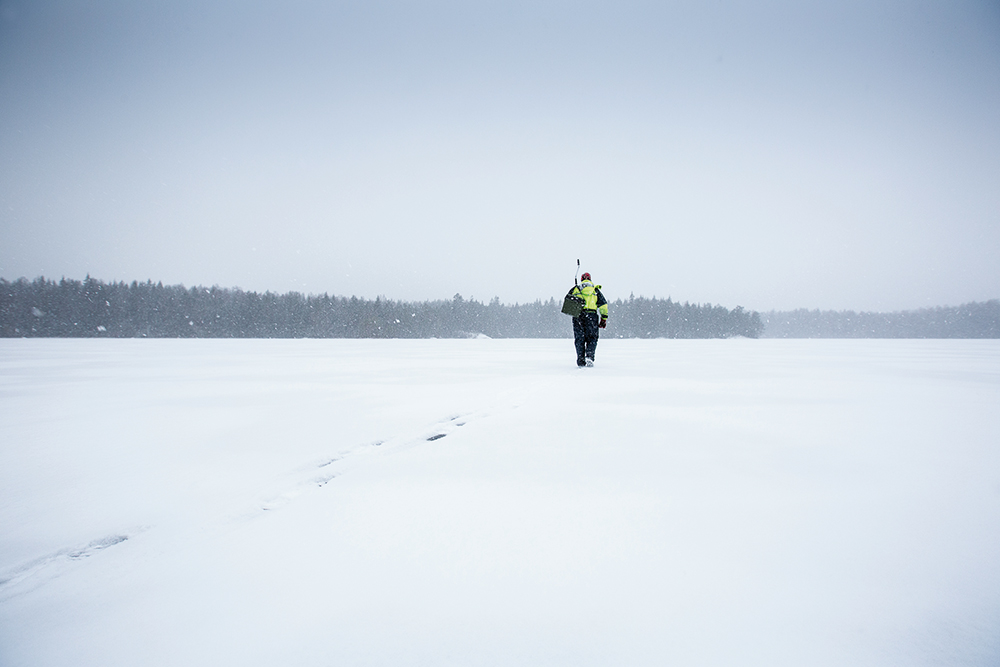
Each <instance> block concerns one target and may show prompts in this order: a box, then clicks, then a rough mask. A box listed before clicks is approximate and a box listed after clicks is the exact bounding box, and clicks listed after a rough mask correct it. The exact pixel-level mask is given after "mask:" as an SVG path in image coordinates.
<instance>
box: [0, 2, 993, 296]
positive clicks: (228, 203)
mask: <svg viewBox="0 0 1000 667" xmlns="http://www.w3.org/2000/svg"><path fill="white" fill-rule="evenodd" d="M577 258H580V259H581V260H582V263H583V268H584V270H589V271H591V272H592V273H593V274H594V277H595V280H597V282H599V283H602V284H603V285H604V292H605V293H606V295H607V296H608V297H609V298H610V299H612V300H614V299H616V298H618V297H623V298H627V297H628V295H629V294H630V293H634V294H635V295H636V296H639V295H643V296H654V295H655V296H658V297H666V296H671V297H673V298H674V299H676V300H681V301H692V302H699V303H705V302H711V303H719V304H722V305H724V306H727V307H734V306H736V305H743V306H744V307H746V308H750V309H755V310H769V309H772V308H776V309H788V308H797V307H807V308H824V309H826V308H833V309H855V310H862V309H864V310H900V309H911V308H920V307H925V306H935V305H957V304H959V303H964V302H967V301H973V300H980V301H981V300H986V299H991V298H1000V4H998V3H997V2H996V1H995V0H982V1H965V0H948V1H944V0H936V1H933V2H921V1H919V0H916V1H915V0H888V1H879V0H863V1H852V0H829V1H823V0H821V1H816V2H801V1H800V0H789V1H787V2H785V1H769V2H738V1H735V0H732V1H731V0H719V1H715V0H707V1H706V0H697V1H694V0H692V1H691V2H668V1H657V2H628V1H620V0H619V1H615V2H547V1H546V0H530V1H527V2H490V1H476V2H472V1H470V2H417V1H405V0H386V1H381V2H380V1H371V0H365V1H359V2H321V1H319V0H317V1H314V2H313V1H289V2H275V1H267V2H250V1H245V0H240V1H237V0H233V1H222V0H171V1H169V2H158V1H142V2H138V1H135V0H75V1H70V0H66V1H57V0H0V277H3V278H6V279H8V280H11V279H15V278H18V277H21V276H24V277H27V278H35V277H37V276H40V275H44V276H46V277H49V278H55V279H58V278H60V277H62V276H65V277H67V278H75V279H82V278H83V277H84V276H85V275H87V274H88V273H89V274H90V275H91V276H93V277H95V278H100V279H102V280H106V281H108V280H125V281H128V282H131V281H132V280H146V279H152V280H153V281H154V282H155V281H163V282H164V283H165V284H176V283H182V284H185V285H188V286H192V285H205V286H211V285H219V286H223V287H235V286H239V287H242V288H243V289H247V290H257V291H263V290H271V291H277V292H285V291H289V290H297V291H300V292H305V293H323V292H328V293H330V294H338V295H345V296H351V295H357V296H364V297H370V298H374V297H375V296H378V295H383V296H386V297H388V298H391V299H406V300H423V299H438V298H450V297H451V296H452V295H453V294H455V293H461V294H462V295H463V296H465V297H466V298H470V297H474V298H476V299H479V300H488V299H490V298H492V297H493V296H499V297H500V299H501V300H502V301H504V302H505V303H513V302H525V301H533V300H535V299H537V298H542V299H547V298H549V297H552V296H560V295H562V294H563V293H564V292H565V291H566V290H567V289H568V288H569V287H570V286H571V285H572V281H573V275H574V272H575V269H576V265H575V263H576V259H577Z"/></svg>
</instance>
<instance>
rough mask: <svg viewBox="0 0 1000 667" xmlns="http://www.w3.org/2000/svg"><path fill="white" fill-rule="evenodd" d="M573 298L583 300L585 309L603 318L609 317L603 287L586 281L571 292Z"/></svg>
mask: <svg viewBox="0 0 1000 667" xmlns="http://www.w3.org/2000/svg"><path fill="white" fill-rule="evenodd" d="M569 293H570V294H572V295H573V296H578V297H580V298H581V299H583V309H584V310H592V311H595V312H598V313H600V314H601V317H602V318H606V317H607V316H608V300H607V299H605V298H604V295H603V294H601V286H600V285H595V284H594V283H593V282H591V281H589V280H584V281H583V282H581V283H580V284H579V285H576V286H574V287H573V289H571V290H570V291H569Z"/></svg>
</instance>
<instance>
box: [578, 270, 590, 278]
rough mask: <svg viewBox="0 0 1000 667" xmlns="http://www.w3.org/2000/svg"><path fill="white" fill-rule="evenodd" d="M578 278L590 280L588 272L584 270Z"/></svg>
mask: <svg viewBox="0 0 1000 667" xmlns="http://www.w3.org/2000/svg"><path fill="white" fill-rule="evenodd" d="M580 280H590V274H589V273H587V272H586V271H584V272H583V275H582V276H580Z"/></svg>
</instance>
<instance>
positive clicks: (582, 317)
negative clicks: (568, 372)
mask: <svg viewBox="0 0 1000 667" xmlns="http://www.w3.org/2000/svg"><path fill="white" fill-rule="evenodd" d="M567 296H573V297H576V298H578V299H582V300H583V310H581V311H580V314H579V315H578V316H577V317H574V318H573V341H574V343H575V344H576V365H577V366H588V367H589V366H593V365H594V354H595V353H596V352H597V339H598V337H599V336H600V329H603V328H605V327H606V326H608V300H607V299H605V298H604V295H603V294H601V286H600V285H595V284H594V281H593V280H592V279H591V277H590V274H589V273H584V274H583V275H582V276H580V284H579V285H574V286H573V289H571V290H570V291H569V294H567Z"/></svg>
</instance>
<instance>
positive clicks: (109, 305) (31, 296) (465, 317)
mask: <svg viewBox="0 0 1000 667" xmlns="http://www.w3.org/2000/svg"><path fill="white" fill-rule="evenodd" d="M561 306H562V300H561V298H560V299H559V300H558V301H557V300H556V299H549V300H548V301H541V300H538V301H535V302H534V303H528V304H514V305H504V304H501V303H500V299H499V298H496V297H494V298H493V299H492V300H491V301H490V302H489V303H481V302H479V301H476V300H467V299H465V298H463V297H462V296H461V295H459V294H456V295H455V296H454V297H453V298H452V299H450V300H439V301H424V302H419V303H412V302H405V301H392V300H390V299H384V298H381V297H380V298H377V299H375V300H374V301H371V300H368V299H359V298H357V297H349V298H348V297H338V296H329V295H328V294H323V295H319V296H317V295H311V296H305V295H303V294H300V293H298V292H288V293H286V294H274V293H272V292H264V293H263V294H259V293H257V292H246V291H243V290H241V289H224V288H219V287H212V288H205V287H191V288H185V287H183V286H180V285H175V286H164V285H163V284H162V283H153V282H151V281H147V282H145V283H139V282H132V283H131V284H127V283H124V282H117V283H114V282H112V283H104V282H102V281H100V280H96V279H93V278H91V277H90V276H88V277H87V278H86V279H85V280H83V281H79V280H67V279H65V278H64V279H62V280H60V281H58V282H56V281H52V280H47V279H45V278H38V279H36V280H33V281H28V280H26V279H24V278H21V279H19V280H15V281H12V282H11V281H7V280H3V279H0V336H3V337H8V338H9V337H110V338H138V337H151V338H465V337H473V336H477V335H485V336H489V337H491V338H566V337H570V336H571V335H572V326H571V325H570V318H569V317H567V316H566V315H563V314H562V313H561V312H560V308H561ZM609 308H610V311H611V318H610V324H609V327H608V329H607V330H606V333H605V334H604V335H606V336H613V337H618V338H726V337H731V336H746V337H750V338H756V337H757V336H759V335H760V333H761V331H762V330H763V323H762V322H761V318H760V315H759V314H758V313H755V312H747V311H744V310H743V308H741V307H737V308H736V309H734V310H728V309H726V308H724V307H722V306H713V305H711V304H705V305H696V304H690V303H684V304H681V303H677V302H674V301H672V300H670V299H669V298H668V299H665V300H664V299H655V298H653V299H646V298H642V297H638V298H636V297H631V296H630V297H629V298H628V299H627V300H622V299H618V300H617V301H613V302H611V303H610V304H609Z"/></svg>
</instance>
